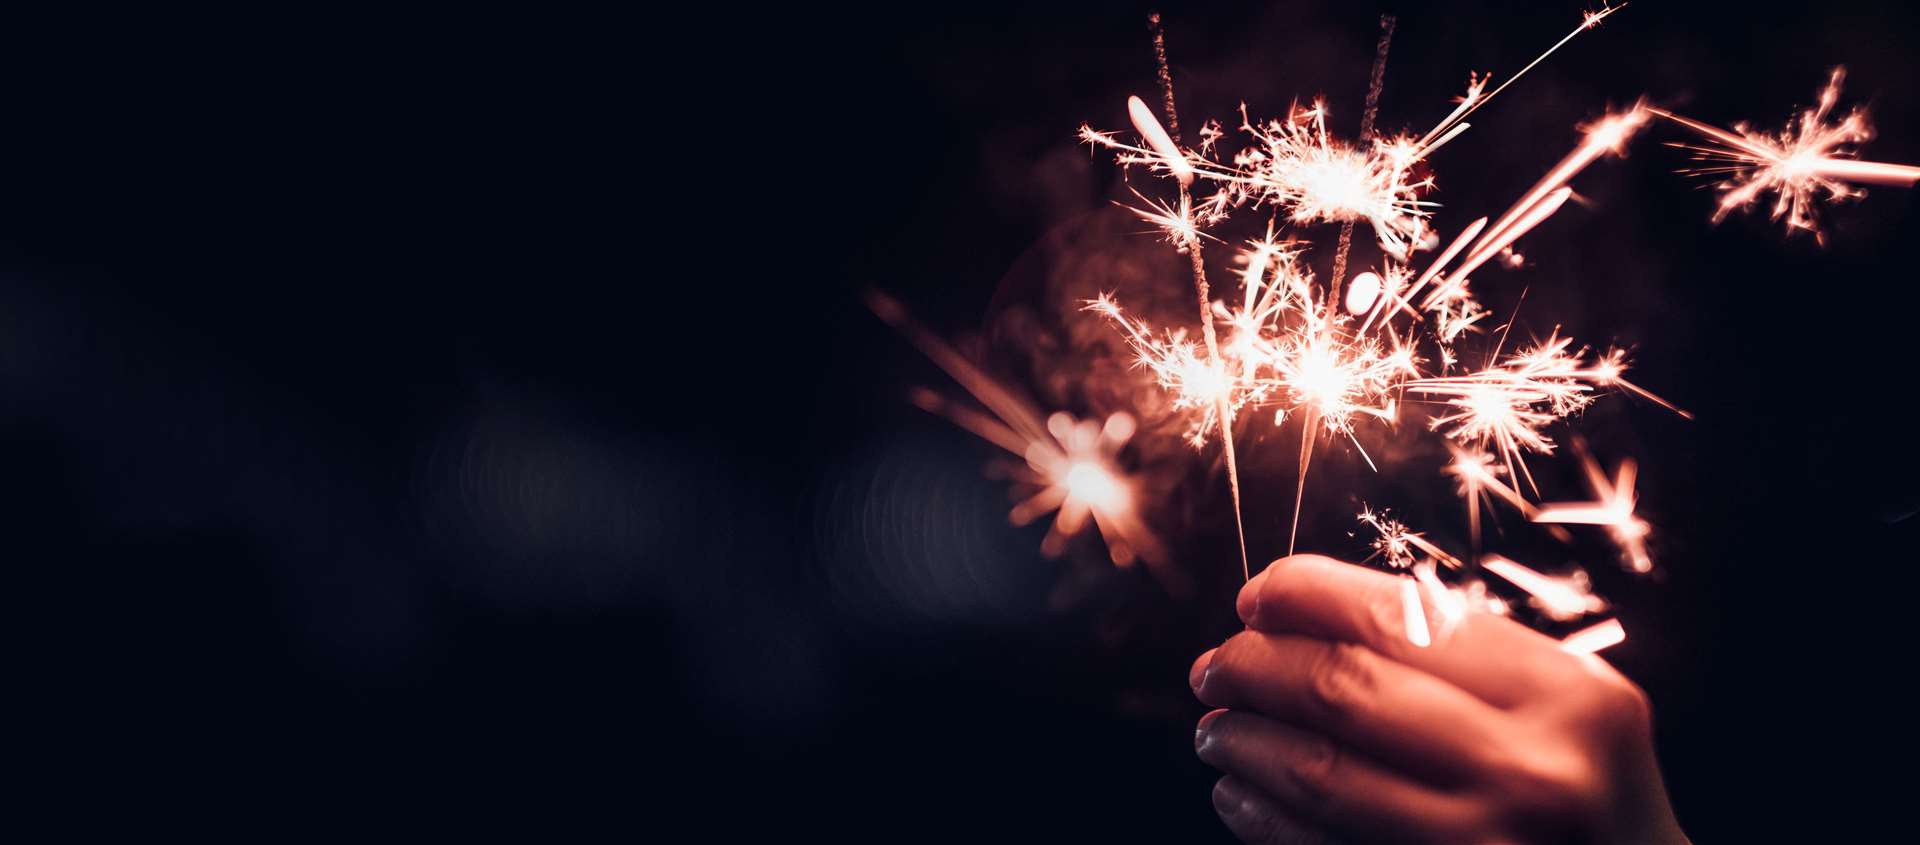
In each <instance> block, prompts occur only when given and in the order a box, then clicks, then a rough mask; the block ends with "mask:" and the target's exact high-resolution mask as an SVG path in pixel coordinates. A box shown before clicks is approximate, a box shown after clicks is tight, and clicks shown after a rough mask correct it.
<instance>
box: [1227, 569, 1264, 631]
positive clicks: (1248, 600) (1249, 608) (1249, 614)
mask: <svg viewBox="0 0 1920 845" xmlns="http://www.w3.org/2000/svg"><path fill="white" fill-rule="evenodd" d="M1272 568H1273V565H1272V564H1268V565H1267V569H1272ZM1266 577H1267V570H1266V569H1262V570H1260V571H1259V572H1256V573H1254V574H1253V577H1252V578H1249V579H1247V583H1246V584H1245V585H1243V586H1241V587H1240V595H1241V596H1242V597H1244V599H1245V601H1238V602H1235V606H1236V608H1237V609H1238V610H1239V611H1240V621H1242V622H1245V623H1248V624H1252V623H1253V621H1254V620H1256V619H1259V618H1260V593H1261V580H1262V579H1264V578H1266Z"/></svg>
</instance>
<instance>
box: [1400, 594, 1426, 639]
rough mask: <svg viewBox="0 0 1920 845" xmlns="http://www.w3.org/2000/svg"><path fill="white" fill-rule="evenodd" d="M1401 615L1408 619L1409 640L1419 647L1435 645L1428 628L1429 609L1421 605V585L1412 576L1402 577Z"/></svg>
mask: <svg viewBox="0 0 1920 845" xmlns="http://www.w3.org/2000/svg"><path fill="white" fill-rule="evenodd" d="M1400 608H1401V617H1402V618H1403V619H1405V620H1406V625H1407V642H1410V643H1413V644H1414V645H1415V646H1417V647H1419V648H1426V647H1427V646H1430V645H1433V635H1432V634H1431V633H1429V632H1428V630H1427V610H1426V608H1425V607H1422V606H1421V605H1420V585H1419V584H1418V583H1416V582H1415V581H1414V580H1413V579H1412V578H1402V579H1400Z"/></svg>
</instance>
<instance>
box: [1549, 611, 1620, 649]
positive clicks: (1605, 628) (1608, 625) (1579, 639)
mask: <svg viewBox="0 0 1920 845" xmlns="http://www.w3.org/2000/svg"><path fill="white" fill-rule="evenodd" d="M1626 641H1627V629H1626V628H1625V627H1622V626H1621V624H1620V620H1618V619H1608V620H1607V621H1605V622H1599V623H1595V624H1593V625H1590V626H1588V627H1585V628H1582V629H1580V630H1578V631H1575V632H1573V633H1571V634H1568V635H1567V636H1566V638H1565V639H1562V640H1561V641H1560V650H1561V651H1565V652H1568V653H1570V654H1592V653H1594V652H1596V651H1599V650H1601V649H1604V648H1611V647H1613V646H1616V645H1619V644H1621V643H1624V642H1626Z"/></svg>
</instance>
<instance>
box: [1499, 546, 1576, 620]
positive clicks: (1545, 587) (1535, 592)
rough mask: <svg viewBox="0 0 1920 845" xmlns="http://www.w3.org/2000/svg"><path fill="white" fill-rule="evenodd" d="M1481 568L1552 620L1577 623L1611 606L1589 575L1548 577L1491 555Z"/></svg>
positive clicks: (1574, 574)
mask: <svg viewBox="0 0 1920 845" xmlns="http://www.w3.org/2000/svg"><path fill="white" fill-rule="evenodd" d="M1480 566H1481V568H1483V569H1485V570H1486V571H1488V572H1491V573H1493V574H1495V575H1498V576H1500V577H1501V578H1504V579H1506V580H1507V582H1508V583H1510V584H1512V585H1514V586H1515V587H1519V588H1520V589H1521V590H1522V591H1523V592H1525V593H1526V594H1527V595H1528V596H1530V597H1532V604H1533V606H1534V607H1535V608H1538V609H1539V610H1540V612H1541V613H1543V614H1545V615H1546V616H1547V618H1549V619H1554V620H1557V621H1565V620H1568V619H1577V618H1579V617H1581V616H1586V615H1588V614H1593V613H1599V612H1601V611H1604V610H1606V609H1607V603H1606V602H1605V601H1603V600H1601V598H1600V597H1599V596H1596V595H1594V594H1593V590H1592V589H1591V588H1590V587H1589V585H1588V582H1587V574H1586V573H1585V572H1581V571H1579V570H1574V573H1573V574H1572V575H1566V576H1554V575H1546V574H1543V573H1540V572H1537V571H1535V570H1533V569H1530V568H1528V567H1526V566H1524V565H1521V564H1519V563H1515V562H1514V561H1511V560H1508V559H1506V558H1504V557H1501V556H1499V555H1487V556H1486V557H1485V558H1484V559H1482V560H1481V561H1480Z"/></svg>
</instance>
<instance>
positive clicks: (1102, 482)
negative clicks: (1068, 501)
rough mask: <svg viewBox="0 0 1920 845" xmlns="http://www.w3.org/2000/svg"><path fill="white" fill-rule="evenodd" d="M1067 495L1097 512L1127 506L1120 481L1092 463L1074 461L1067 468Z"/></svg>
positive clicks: (1125, 491) (1104, 468) (1125, 495)
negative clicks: (1090, 506)
mask: <svg viewBox="0 0 1920 845" xmlns="http://www.w3.org/2000/svg"><path fill="white" fill-rule="evenodd" d="M1067 494H1068V495H1070V496H1072V497H1073V498H1075V499H1078V500H1080V501H1082V502H1086V503H1087V504H1089V505H1092V506H1093V507H1094V508H1095V509H1098V510H1117V509H1119V508H1123V507H1125V506H1126V504H1127V490H1126V487H1125V486H1123V485H1122V484H1121V483H1120V479H1117V478H1114V477H1113V473H1111V472H1108V471H1107V468H1106V467H1103V466H1101V465H1099V464H1097V463H1094V462H1092V461H1075V462H1074V463H1073V465H1072V466H1070V467H1068V468H1067Z"/></svg>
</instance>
